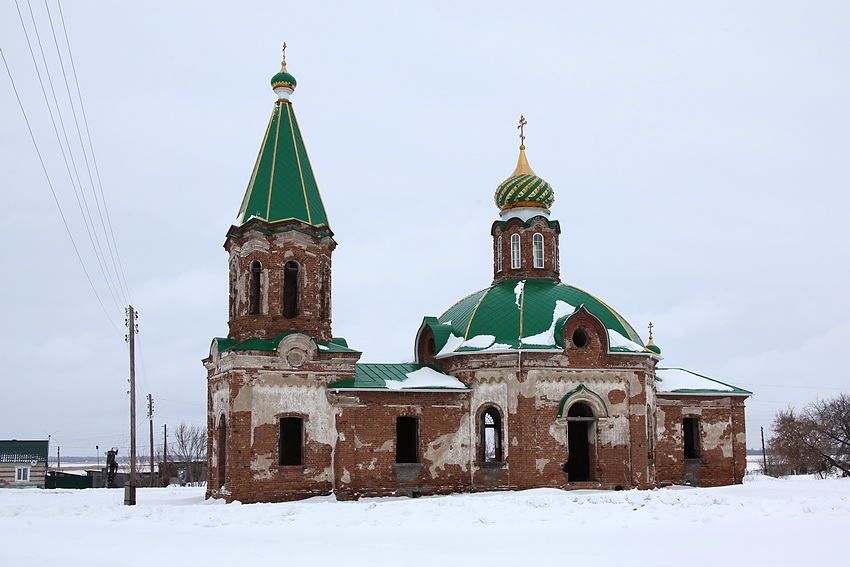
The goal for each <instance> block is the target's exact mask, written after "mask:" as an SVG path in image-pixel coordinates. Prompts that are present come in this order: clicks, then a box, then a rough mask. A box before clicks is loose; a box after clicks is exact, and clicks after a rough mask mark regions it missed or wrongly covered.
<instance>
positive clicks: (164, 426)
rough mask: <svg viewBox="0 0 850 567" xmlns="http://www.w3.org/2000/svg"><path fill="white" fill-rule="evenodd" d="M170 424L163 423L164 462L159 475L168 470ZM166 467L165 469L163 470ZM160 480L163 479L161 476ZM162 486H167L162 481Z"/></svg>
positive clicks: (161, 464)
mask: <svg viewBox="0 0 850 567" xmlns="http://www.w3.org/2000/svg"><path fill="white" fill-rule="evenodd" d="M167 463H168V424H167V423H163V424H162V462H161V463H160V464H159V476H162V475H164V474H165V473H166V471H168V464H167ZM163 469H165V471H163ZM160 481H162V479H161V478H160ZM160 484H161V485H162V486H165V485H164V484H162V482H160Z"/></svg>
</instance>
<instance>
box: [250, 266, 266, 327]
mask: <svg viewBox="0 0 850 567" xmlns="http://www.w3.org/2000/svg"><path fill="white" fill-rule="evenodd" d="M262 272H263V267H262V266H261V265H260V263H259V262H258V261H256V260H254V261H253V262H251V281H250V283H249V285H248V288H249V289H248V314H249V315H259V314H260V276H261V275H262Z"/></svg>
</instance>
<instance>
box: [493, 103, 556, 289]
mask: <svg viewBox="0 0 850 567" xmlns="http://www.w3.org/2000/svg"><path fill="white" fill-rule="evenodd" d="M526 123H527V122H526V120H525V117H524V116H520V117H519V126H517V129H518V130H519V131H520V134H519V138H520V146H519V159H518V160H517V165H516V169H514V172H513V173H512V174H511V176H510V177H508V178H507V179H506V180H505V181H503V182H502V183H501V185H499V187H498V189H496V195H495V200H496V206H497V207H499V210H500V215H499V216H500V220H497V221H496V222H494V223H493V226H492V228H491V229H490V234H491V235H492V236H493V284H494V285H495V284H497V283H499V282H501V281H504V280H518V279H544V280H553V281H556V282H557V281H560V277H561V267H560V265H559V260H558V258H559V256H558V254H559V237H560V234H561V225H560V224H559V223H558V221H554V220H549V207H551V206H552V203H554V202H555V193H554V191H552V186H551V185H549V183H547V182H546V181H544V180H543V179H542V178H541V177H538V176H537V174H535V173H534V171H532V169H531V166H529V165H528V158H526V156H525V125H526Z"/></svg>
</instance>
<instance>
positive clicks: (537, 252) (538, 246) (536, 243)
mask: <svg viewBox="0 0 850 567" xmlns="http://www.w3.org/2000/svg"><path fill="white" fill-rule="evenodd" d="M531 242H532V245H533V246H532V248H533V251H534V267H535V268H542V267H543V235H542V234H540V233H539V232H538V233H537V234H535V235H534V238H532V239H531Z"/></svg>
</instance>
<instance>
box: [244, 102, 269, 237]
mask: <svg viewBox="0 0 850 567" xmlns="http://www.w3.org/2000/svg"><path fill="white" fill-rule="evenodd" d="M276 109H277V106H275V107H274V108H273V109H272V115H271V116H270V117H269V123H268V124H267V125H266V133H265V135H264V136H263V143H262V144H261V145H260V153H259V154H258V155H257V161H256V162H255V163H254V171H253V173H251V180H250V181H249V182H248V189H247V190H246V191H245V198H244V199H242V206H241V207H239V216H241V217H242V222H243V223H244V222H245V214H246V213H247V212H248V205H249V204H250V203H251V196H252V195H253V194H254V184H255V183H256V181H257V172H258V171H259V169H260V162H261V161H262V159H263V152H265V151H266V142H268V139H269V132H270V131H271V128H272V122H273V121H274V115H275V110H276Z"/></svg>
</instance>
